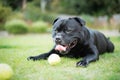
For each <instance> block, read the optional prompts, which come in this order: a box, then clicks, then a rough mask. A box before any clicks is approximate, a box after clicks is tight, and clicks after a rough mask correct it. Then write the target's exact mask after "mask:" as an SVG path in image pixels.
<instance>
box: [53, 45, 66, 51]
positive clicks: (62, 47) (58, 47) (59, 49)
mask: <svg viewBox="0 0 120 80" xmlns="http://www.w3.org/2000/svg"><path fill="white" fill-rule="evenodd" d="M66 48H67V47H64V46H62V45H56V47H55V50H58V51H60V52H62V51H66Z"/></svg>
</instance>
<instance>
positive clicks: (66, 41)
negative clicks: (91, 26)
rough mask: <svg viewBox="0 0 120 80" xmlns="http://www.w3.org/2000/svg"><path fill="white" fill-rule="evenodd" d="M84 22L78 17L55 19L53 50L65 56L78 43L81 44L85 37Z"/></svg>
mask: <svg viewBox="0 0 120 80" xmlns="http://www.w3.org/2000/svg"><path fill="white" fill-rule="evenodd" d="M84 26H85V21H84V20H82V19H81V18H78V17H72V18H66V19H63V18H57V19H56V20H55V21H54V23H53V31H52V32H53V33H52V37H53V40H54V42H55V50H58V51H59V52H60V53H62V54H67V53H69V52H70V50H71V49H72V48H73V47H75V46H76V45H77V44H78V43H80V42H81V43H82V42H83V41H84V39H85V38H84V37H85V34H84V33H85V30H84Z"/></svg>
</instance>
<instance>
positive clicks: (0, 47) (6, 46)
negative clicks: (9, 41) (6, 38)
mask: <svg viewBox="0 0 120 80" xmlns="http://www.w3.org/2000/svg"><path fill="white" fill-rule="evenodd" d="M2 48H17V46H10V45H0V49H2Z"/></svg>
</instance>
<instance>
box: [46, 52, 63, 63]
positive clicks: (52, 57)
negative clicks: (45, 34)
mask: <svg viewBox="0 0 120 80" xmlns="http://www.w3.org/2000/svg"><path fill="white" fill-rule="evenodd" d="M60 61H61V59H60V57H59V55H57V54H51V55H50V56H49V57H48V63H49V64H50V65H56V64H58V63H60Z"/></svg>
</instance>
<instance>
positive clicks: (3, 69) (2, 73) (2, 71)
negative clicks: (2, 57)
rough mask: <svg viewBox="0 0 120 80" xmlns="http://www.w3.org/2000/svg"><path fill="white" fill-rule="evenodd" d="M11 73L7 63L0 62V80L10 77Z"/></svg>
mask: <svg viewBox="0 0 120 80" xmlns="http://www.w3.org/2000/svg"><path fill="white" fill-rule="evenodd" d="M12 75H13V70H12V68H11V67H10V66H9V65H8V64H0V80H7V79H10V78H11V77H12Z"/></svg>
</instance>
